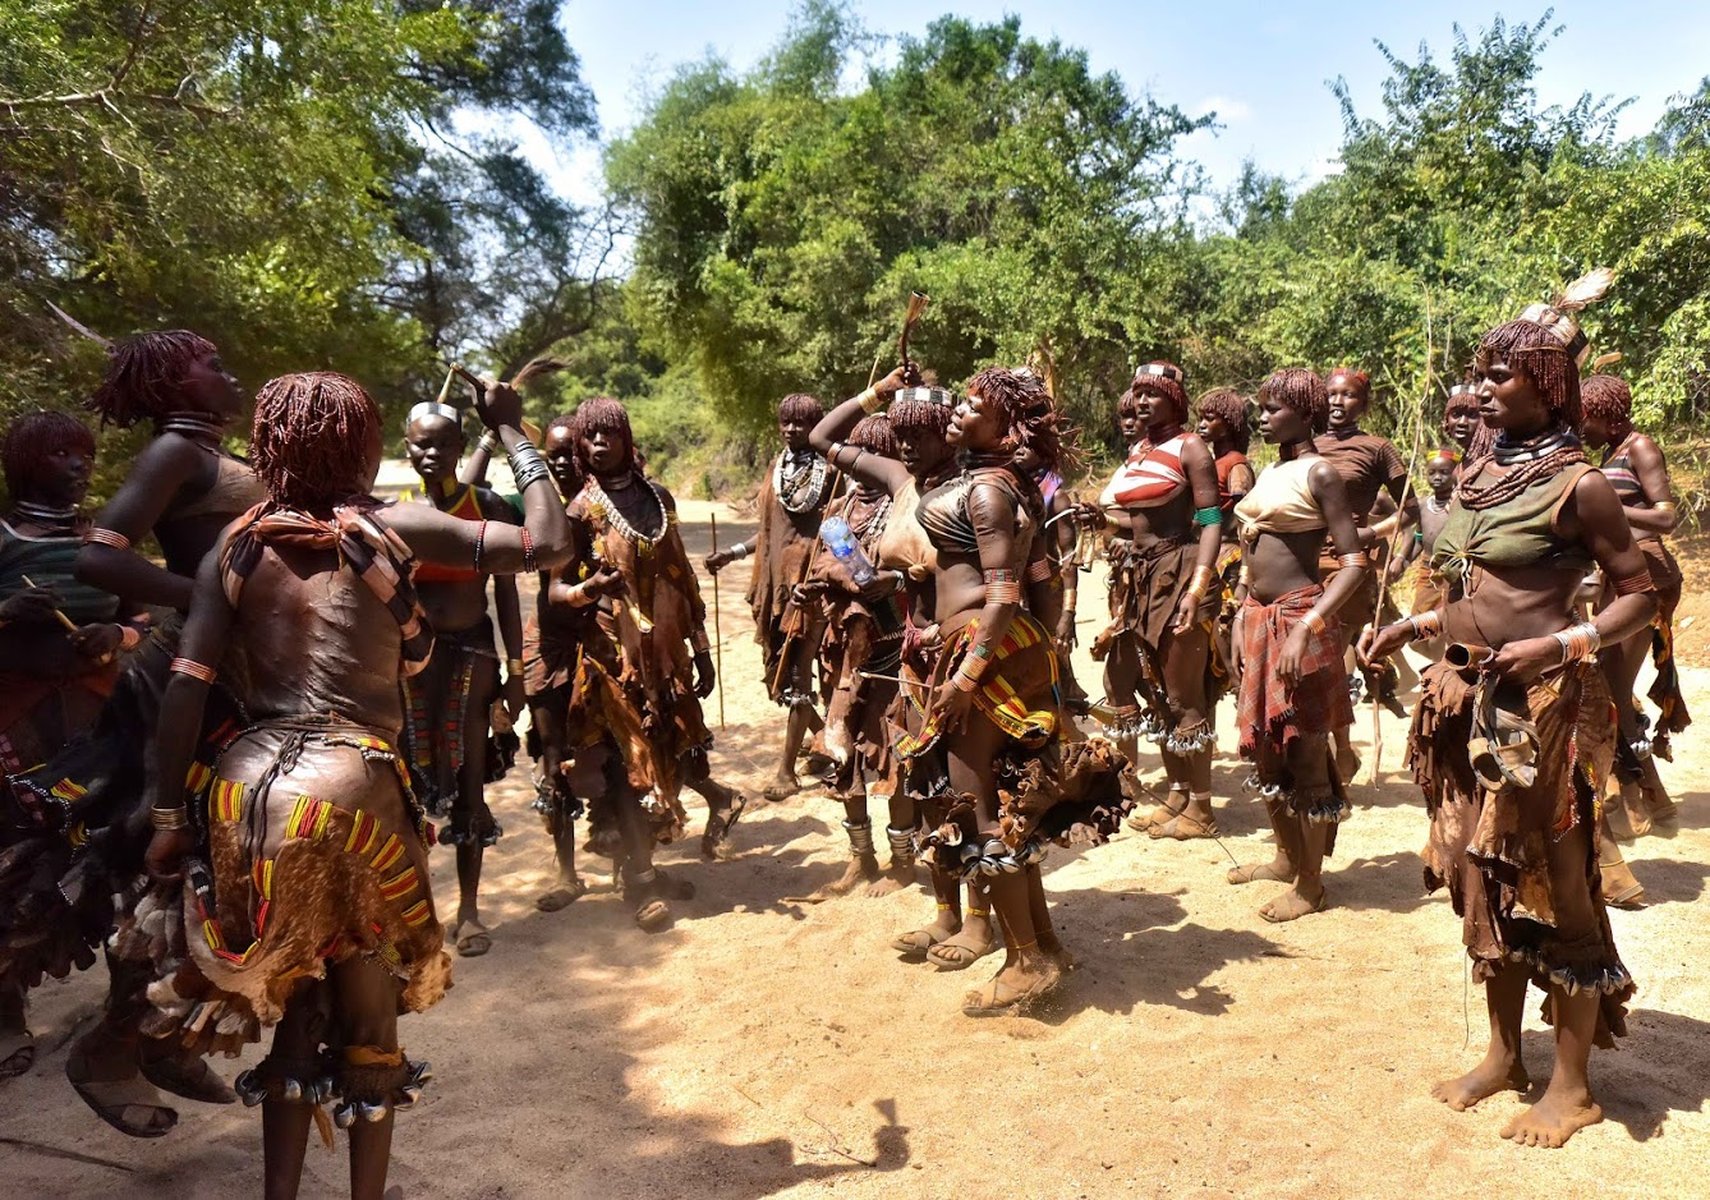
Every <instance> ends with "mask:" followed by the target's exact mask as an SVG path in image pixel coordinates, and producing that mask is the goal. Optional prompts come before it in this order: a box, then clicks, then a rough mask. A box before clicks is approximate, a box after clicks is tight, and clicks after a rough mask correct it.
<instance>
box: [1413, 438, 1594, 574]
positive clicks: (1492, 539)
mask: <svg viewBox="0 0 1710 1200" xmlns="http://www.w3.org/2000/svg"><path fill="white" fill-rule="evenodd" d="M1595 470H1597V468H1596V467H1594V466H1591V465H1590V464H1589V463H1582V464H1580V465H1578V466H1573V467H1569V468H1568V469H1567V470H1565V471H1562V472H1561V473H1560V474H1557V475H1552V476H1550V477H1549V478H1547V479H1540V480H1538V481H1536V482H1535V483H1533V484H1532V486H1531V487H1529V488H1527V489H1526V490H1525V491H1523V492H1521V493H1520V494H1519V495H1518V496H1515V497H1514V498H1513V499H1512V500H1509V501H1508V502H1506V503H1504V504H1498V505H1497V506H1496V507H1494V508H1486V509H1480V510H1476V511H1475V510H1473V509H1470V508H1464V507H1462V506H1461V504H1460V502H1459V501H1453V502H1451V503H1450V505H1449V515H1448V517H1447V519H1446V520H1444V522H1443V528H1442V531H1441V532H1439V533H1438V534H1437V541H1436V544H1435V545H1434V546H1433V547H1432V548H1431V569H1432V570H1433V571H1434V572H1435V573H1436V574H1438V575H1440V576H1445V577H1447V578H1448V579H1450V580H1453V581H1455V582H1461V583H1464V582H1465V580H1466V577H1467V575H1468V573H1469V572H1470V571H1471V570H1472V568H1473V567H1474V566H1480V567H1554V568H1556V569H1557V570H1561V571H1570V570H1571V571H1579V572H1582V573H1583V572H1585V571H1589V570H1590V569H1591V565H1592V558H1591V553H1590V551H1588V550H1587V549H1586V548H1585V547H1584V546H1583V545H1581V544H1580V543H1579V542H1570V541H1568V540H1567V539H1566V538H1564V537H1562V535H1561V533H1560V532H1558V531H1557V529H1556V518H1557V517H1558V516H1559V515H1560V513H1561V508H1562V505H1563V504H1565V503H1566V502H1567V499H1568V497H1569V496H1571V495H1573V489H1574V488H1575V487H1576V486H1577V485H1578V483H1579V481H1580V480H1581V479H1583V478H1584V477H1585V476H1586V475H1587V474H1588V473H1590V472H1592V471H1595Z"/></svg>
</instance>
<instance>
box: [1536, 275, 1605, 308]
mask: <svg viewBox="0 0 1710 1200" xmlns="http://www.w3.org/2000/svg"><path fill="white" fill-rule="evenodd" d="M1614 282H1615V272H1614V271H1612V270H1611V269H1610V268H1608V267H1598V268H1597V269H1596V270H1593V271H1588V272H1586V273H1585V274H1584V275H1581V276H1580V277H1579V278H1578V279H1576V280H1574V281H1573V282H1572V283H1570V284H1568V285H1567V288H1566V289H1565V290H1564V291H1563V292H1562V294H1561V296H1560V297H1558V298H1557V299H1556V302H1555V303H1554V304H1552V305H1551V306H1550V307H1551V308H1554V309H1555V310H1556V311H1557V312H1562V313H1571V312H1578V311H1579V310H1580V309H1582V308H1584V307H1585V306H1586V305H1588V304H1595V303H1597V301H1599V300H1601V299H1602V298H1603V293H1605V292H1607V291H1608V290H1609V285H1610V284H1612V283H1614Z"/></svg>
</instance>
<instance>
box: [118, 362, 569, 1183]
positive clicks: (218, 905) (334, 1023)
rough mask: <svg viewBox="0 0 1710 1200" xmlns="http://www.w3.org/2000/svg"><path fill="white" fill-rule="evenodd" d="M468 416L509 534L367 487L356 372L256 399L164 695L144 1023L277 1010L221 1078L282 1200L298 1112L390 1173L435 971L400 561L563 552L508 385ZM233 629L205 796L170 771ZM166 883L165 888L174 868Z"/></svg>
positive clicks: (183, 760)
mask: <svg viewBox="0 0 1710 1200" xmlns="http://www.w3.org/2000/svg"><path fill="white" fill-rule="evenodd" d="M477 410H478V411H479V412H480V413H481V416H482V420H483V421H484V422H486V424H487V425H488V426H489V428H492V429H493V430H495V431H496V432H497V433H498V435H499V437H500V439H501V441H502V442H503V444H504V446H505V449H506V452H507V453H508V454H509V456H510V460H511V469H512V472H513V474H514V476H515V478H516V481H517V488H518V491H519V492H520V493H521V495H522V500H523V506H524V510H525V518H524V523H523V525H522V526H521V527H518V526H515V525H512V524H510V523H508V522H496V521H486V520H479V521H465V520H460V519H459V518H457V517H455V516H453V515H451V514H448V513H443V512H440V511H439V510H438V509H437V508H434V507H433V506H430V505H425V504H403V505H394V506H392V507H390V508H385V507H383V506H381V504H380V503H379V502H378V501H376V500H375V499H374V498H373V497H372V496H371V495H370V494H369V493H370V489H371V488H372V487H373V483H374V476H375V473H376V472H377V471H378V469H379V466H380V457H381V453H382V440H381V435H380V413H379V410H378V409H377V408H376V407H375V405H374V402H373V401H372V400H371V399H370V398H369V397H368V395H367V393H366V392H364V391H363V390H362V388H361V387H360V386H358V385H357V384H356V383H355V382H353V381H352V380H350V379H347V378H345V377H344V376H342V375H335V374H331V373H312V374H306V375H287V376H284V377H282V378H279V379H275V380H273V381H272V382H271V383H269V384H268V385H267V386H266V387H264V388H263V389H262V390H261V392H260V393H259V394H258V395H257V397H256V406H255V428H254V432H253V434H252V438H251V451H252V453H253V455H254V460H255V467H256V471H257V473H258V474H259V475H260V476H261V478H262V480H263V481H264V482H265V483H266V485H267V497H268V498H267V499H266V500H265V501H264V502H263V503H261V504H258V505H256V506H255V507H254V508H253V509H251V510H250V511H249V512H248V513H246V514H244V516H243V517H242V518H240V519H239V520H238V521H236V522H234V523H233V524H232V525H231V527H230V528H229V529H227V530H226V531H225V533H223V534H222V535H221V536H220V538H219V541H218V544H217V545H216V547H215V550H214V552H213V553H212V554H210V555H209V556H208V558H207V559H206V561H205V562H204V563H203V564H202V568H201V570H200V572H199V573H198V576H197V580H196V592H195V597H194V602H193V604H192V606H191V610H190V618H189V620H188V622H187V623H186V625H185V628H184V636H183V639H182V641H181V643H180V645H179V657H177V658H175V659H174V660H173V662H172V677H171V682H170V683H168V685H167V688H166V695H165V699H164V701H163V703H162V706H161V716H160V730H159V735H158V739H157V755H158V758H157V763H156V764H155V769H154V770H153V771H152V772H151V774H150V792H151V799H152V804H151V807H150V813H151V818H152V822H153V824H154V828H155V831H156V832H155V834H154V840H153V842H152V843H151V844H150V846H149V850H148V867H149V872H150V874H151V875H152V876H153V877H154V878H155V879H156V880H158V881H160V883H161V885H162V886H163V887H165V888H169V889H172V890H178V889H180V888H181V889H182V894H183V898H184V902H185V905H186V908H187V911H188V913H189V914H193V916H192V918H191V919H190V920H187V921H185V922H183V924H182V925H181V926H180V927H179V928H178V929H176V930H175V931H174V933H175V937H174V939H173V945H172V946H171V948H170V950H169V952H168V955H167V956H165V957H163V959H162V960H161V961H160V962H159V963H158V964H157V966H158V967H159V969H160V971H161V979H162V983H161V984H160V985H157V986H156V987H154V988H151V989H150V1000H151V1001H152V1002H153V1003H154V1004H155V1005H156V1006H157V1009H158V1012H159V1020H158V1023H155V1024H153V1025H152V1031H153V1032H154V1033H155V1035H156V1036H158V1037H160V1038H162V1039H168V1038H170V1039H172V1040H174V1041H176V1042H177V1043H178V1044H180V1045H184V1046H189V1047H191V1048H194V1049H197V1050H201V1051H203V1052H207V1051H212V1050H224V1051H226V1052H229V1053H236V1052H237V1051H238V1049H239V1048H241V1046H242V1045H243V1044H244V1043H245V1042H247V1041H254V1040H257V1039H258V1038H259V1036H260V1027H261V1026H263V1025H274V1026H276V1029H275V1032H274V1037H273V1044H272V1047H271V1048H270V1050H269V1051H268V1054H267V1056H266V1057H265V1058H264V1059H262V1060H261V1062H260V1063H259V1064H257V1065H256V1066H255V1067H254V1068H252V1069H251V1070H248V1071H246V1072H244V1073H243V1075H241V1076H240V1077H239V1078H238V1081H237V1086H238V1090H239V1092H240V1094H241V1095H242V1096H243V1097H244V1100H245V1102H246V1103H252V1104H257V1103H258V1104H260V1105H261V1106H262V1141H263V1147H264V1151H265V1161H264V1173H265V1191H266V1193H267V1195H269V1196H280V1197H288V1196H294V1195H295V1194H296V1192H297V1188H298V1184H299V1182H300V1180H301V1176H302V1169H303V1155H304V1151H305V1148H306V1145H307V1139H308V1133H309V1126H310V1122H311V1119H314V1120H316V1121H317V1123H320V1124H321V1125H322V1130H323V1133H325V1134H326V1135H327V1136H329V1137H330V1133H329V1132H328V1131H327V1128H326V1125H325V1121H326V1117H325V1114H324V1111H323V1110H322V1108H321V1105H322V1104H323V1103H326V1102H329V1101H333V1100H335V1099H336V1101H337V1106H336V1108H335V1110H334V1114H333V1119H334V1121H335V1122H336V1123H337V1124H338V1125H339V1126H341V1127H344V1128H348V1129H349V1130H350V1142H351V1147H350V1191H351V1195H352V1196H353V1197H362V1198H376V1197H379V1196H380V1195H381V1193H382V1192H383V1191H384V1189H385V1185H386V1171H387V1165H388V1162H389V1159H390V1153H391V1141H392V1114H393V1112H394V1110H396V1109H398V1108H404V1107H408V1106H409V1105H411V1104H413V1103H414V1102H415V1100H416V1097H417V1095H418V1094H419V1093H420V1091H421V1086H422V1084H423V1083H424V1082H425V1081H426V1079H427V1077H428V1076H427V1068H426V1064H425V1063H411V1062H410V1061H409V1060H408V1059H407V1058H406V1057H405V1055H404V1048H403V1046H402V1045H400V1043H399V1041H398V1014H399V1013H400V1012H418V1011H421V1010H423V1009H425V1008H427V1007H428V1006H430V1005H432V1004H433V1003H435V1002H436V1001H437V1000H438V999H439V998H440V996H441V995H442V994H443V993H444V991H445V988H446V987H447V985H448V983H449V978H450V962H449V960H448V958H447V957H446V955H445V952H444V950H443V949H442V943H443V934H442V932H441V929H440V925H439V921H438V919H437V918H436V917H435V914H434V907H433V897H432V894H431V892H430V890H429V883H428V864H427V849H428V827H427V824H426V817H425V815H424V814H423V812H422V809H421V807H420V806H419V805H418V804H417V803H416V801H415V799H414V797H413V796H412V794H411V791H410V787H409V775H408V771H407V769H406V767H405V765H404V762H403V760H402V758H401V756H400V754H399V751H398V749H397V742H398V735H399V732H400V729H401V727H402V724H403V718H404V714H403V712H402V707H401V702H400V695H401V693H400V689H399V680H400V677H401V676H403V675H405V674H407V673H410V672H415V671H419V670H420V669H421V668H422V666H423V664H424V663H425V662H426V661H427V658H428V656H429V654H430V653H431V650H432V643H433V633H432V630H431V628H430V627H429V626H428V624H427V622H426V620H425V618H424V615H423V612H422V608H421V606H420V604H419V602H418V601H417V599H416V595H415V589H414V586H413V584H412V583H411V575H412V572H413V568H414V564H415V563H416V562H417V561H421V562H431V563H438V564H441V565H445V566H458V567H471V568H472V567H475V566H476V565H477V564H479V566H480V568H482V569H484V570H489V571H494V572H501V573H507V574H508V573H515V572H517V571H530V570H535V569H537V567H550V566H553V565H556V564H557V563H558V562H560V561H562V560H563V558H564V557H565V555H566V554H568V552H569V527H568V523H567V522H566V520H565V516H564V508H563V505H562V504H561V503H560V501H559V500H558V498H557V496H556V495H554V494H553V490H552V485H551V483H550V481H549V479H548V474H547V468H546V464H545V463H544V462H543V461H542V460H541V458H540V454H539V453H538V451H536V450H535V449H534V447H533V446H531V445H529V443H528V442H527V440H526V439H525V438H524V437H523V435H522V433H521V431H520V429H519V428H518V425H519V422H520V420H521V401H520V400H519V399H518V397H517V394H516V392H515V391H514V390H513V389H511V388H510V387H508V386H507V385H504V384H498V383H488V385H487V386H486V388H485V390H484V392H483V393H482V394H481V395H480V397H479V398H478V399H477ZM228 642H235V643H238V644H241V645H242V646H244V648H245V649H246V650H247V651H248V661H249V663H250V680H249V691H248V698H249V704H250V718H251V720H252V721H253V722H254V723H253V724H252V725H250V727H249V728H247V729H246V730H244V731H243V732H242V734H241V735H240V736H239V737H238V738H237V739H236V740H235V741H234V742H233V743H232V744H231V745H230V746H229V747H228V748H227V749H226V751H225V753H224V754H223V755H222V756H221V757H220V760H219V762H218V764H217V766H216V768H215V771H214V777H213V779H212V782H211V783H210V785H209V786H208V788H207V790H206V792H205V793H204V794H199V795H196V796H194V797H193V801H194V803H187V801H186V796H185V789H184V788H183V786H182V784H180V783H179V782H178V781H180V780H183V779H184V778H185V773H186V771H187V769H188V768H189V766H190V764H191V762H192V758H193V753H194V749H195V743H196V730H197V728H198V726H199V724H200V720H201V714H202V708H203V705H204V703H205V701H206V699H207V694H208V687H209V685H210V683H211V682H212V681H213V679H214V677H215V674H216V670H217V668H216V666H215V664H216V663H218V662H219V661H220V659H221V655H222V652H223V650H224V647H225V645H226V644H227V643H228ZM180 881H181V882H180Z"/></svg>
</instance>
